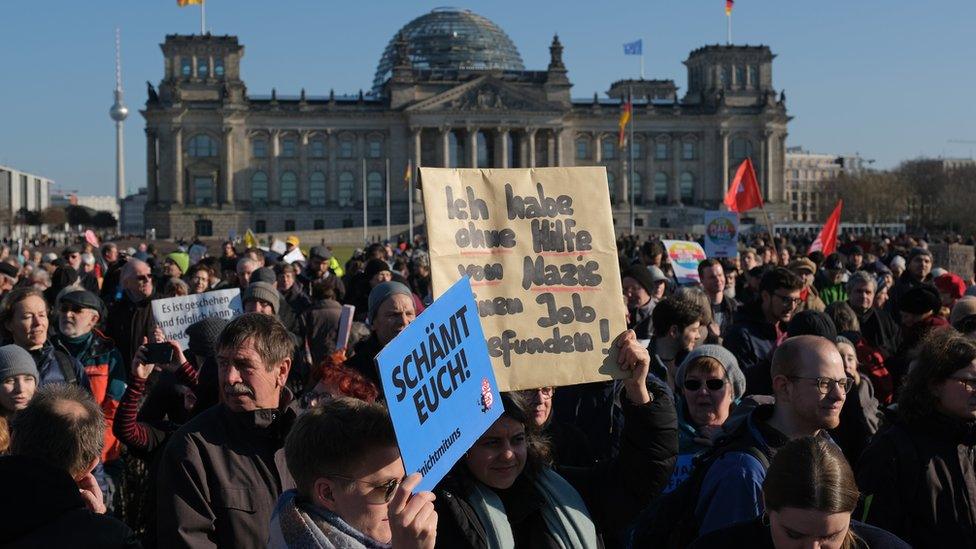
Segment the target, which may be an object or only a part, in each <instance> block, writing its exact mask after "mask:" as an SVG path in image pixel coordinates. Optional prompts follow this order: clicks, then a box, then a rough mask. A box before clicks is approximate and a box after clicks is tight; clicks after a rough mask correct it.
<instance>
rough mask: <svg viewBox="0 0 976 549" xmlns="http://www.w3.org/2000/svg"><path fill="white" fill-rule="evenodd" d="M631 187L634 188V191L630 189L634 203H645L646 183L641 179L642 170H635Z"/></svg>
mask: <svg viewBox="0 0 976 549" xmlns="http://www.w3.org/2000/svg"><path fill="white" fill-rule="evenodd" d="M630 188H631V189H633V190H632V191H630V193H631V194H630V195H631V196H632V197H634V204H643V203H644V184H643V183H642V181H641V174H640V172H637V171H635V172H634V180H633V181H631V182H630Z"/></svg>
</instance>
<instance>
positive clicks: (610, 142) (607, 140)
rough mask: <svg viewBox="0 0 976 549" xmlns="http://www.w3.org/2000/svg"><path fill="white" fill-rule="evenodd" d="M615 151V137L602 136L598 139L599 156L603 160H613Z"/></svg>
mask: <svg viewBox="0 0 976 549" xmlns="http://www.w3.org/2000/svg"><path fill="white" fill-rule="evenodd" d="M616 152H617V139H616V138H613V137H604V138H603V139H601V140H600V156H601V157H602V158H603V159H604V160H613V159H614V155H615V154H616Z"/></svg>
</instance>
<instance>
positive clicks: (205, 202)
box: [193, 177, 214, 206]
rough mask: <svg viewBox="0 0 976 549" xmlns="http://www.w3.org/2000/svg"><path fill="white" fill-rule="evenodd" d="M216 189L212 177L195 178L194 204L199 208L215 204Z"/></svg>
mask: <svg viewBox="0 0 976 549" xmlns="http://www.w3.org/2000/svg"><path fill="white" fill-rule="evenodd" d="M213 199H214V188H213V178H212V177H194V178H193V203H194V204H196V205H197V206H209V205H211V204H213Z"/></svg>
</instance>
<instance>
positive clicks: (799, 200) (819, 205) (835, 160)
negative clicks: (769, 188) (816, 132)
mask: <svg viewBox="0 0 976 549" xmlns="http://www.w3.org/2000/svg"><path fill="white" fill-rule="evenodd" d="M863 168H864V159H862V158H861V157H860V156H859V155H856V154H853V155H836V154H823V153H811V152H809V151H807V150H805V149H803V148H802V147H789V148H787V149H786V173H785V175H784V180H785V182H786V198H787V201H788V202H789V205H790V215H791V218H792V220H793V221H796V222H800V223H823V220H824V217H823V216H824V213H823V212H825V211H829V209H830V208H832V207H833V205H834V203H835V202H836V201H837V192H836V191H835V190H832V189H831V188H829V186H828V185H827V182H829V181H831V180H832V179H834V178H836V177H838V176H839V175H840V174H842V173H847V174H850V175H856V174H858V173H860V172H861V170H862V169H863Z"/></svg>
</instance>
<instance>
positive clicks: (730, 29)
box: [725, 11, 732, 46]
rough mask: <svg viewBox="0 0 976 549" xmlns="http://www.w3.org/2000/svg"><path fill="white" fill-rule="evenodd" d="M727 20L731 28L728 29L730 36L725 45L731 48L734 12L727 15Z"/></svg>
mask: <svg viewBox="0 0 976 549" xmlns="http://www.w3.org/2000/svg"><path fill="white" fill-rule="evenodd" d="M726 19H728V20H729V21H728V24H729V28H728V36H727V39H726V42H725V43H726V44H727V45H729V46H731V45H732V12H731V11H730V12H729V13H728V14H727V15H726Z"/></svg>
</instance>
